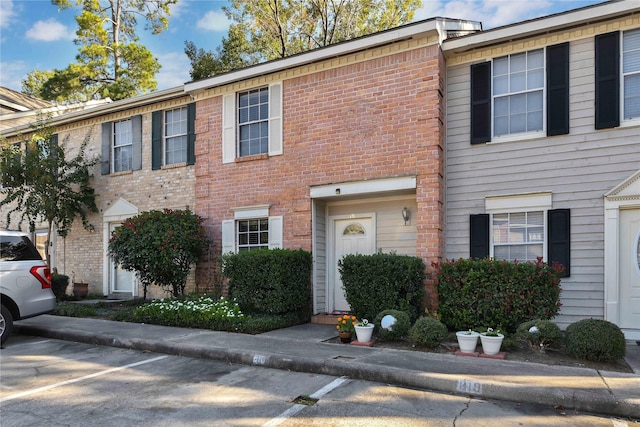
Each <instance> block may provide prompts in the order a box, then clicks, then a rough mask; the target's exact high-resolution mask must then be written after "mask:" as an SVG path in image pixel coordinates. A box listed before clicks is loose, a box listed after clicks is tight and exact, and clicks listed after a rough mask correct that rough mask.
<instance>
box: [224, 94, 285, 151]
mask: <svg viewBox="0 0 640 427" xmlns="http://www.w3.org/2000/svg"><path fill="white" fill-rule="evenodd" d="M222 102H223V112H222V123H223V126H222V158H223V159H222V161H223V163H230V162H233V161H235V160H236V159H237V158H242V157H247V156H254V155H258V154H267V155H269V156H275V155H278V154H282V84H281V83H272V84H270V85H269V86H268V87H261V88H257V89H251V90H247V91H242V92H237V93H229V94H226V95H224V96H223V99H222Z"/></svg>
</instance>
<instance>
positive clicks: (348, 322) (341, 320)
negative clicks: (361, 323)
mask: <svg viewBox="0 0 640 427" xmlns="http://www.w3.org/2000/svg"><path fill="white" fill-rule="evenodd" d="M357 322H358V320H357V319H356V316H349V315H348V314H345V315H343V316H339V317H338V320H337V324H336V329H337V330H338V336H339V337H340V341H342V342H343V343H345V344H348V343H350V342H351V338H352V336H353V331H354V330H355V328H354V327H355V325H356V323H357Z"/></svg>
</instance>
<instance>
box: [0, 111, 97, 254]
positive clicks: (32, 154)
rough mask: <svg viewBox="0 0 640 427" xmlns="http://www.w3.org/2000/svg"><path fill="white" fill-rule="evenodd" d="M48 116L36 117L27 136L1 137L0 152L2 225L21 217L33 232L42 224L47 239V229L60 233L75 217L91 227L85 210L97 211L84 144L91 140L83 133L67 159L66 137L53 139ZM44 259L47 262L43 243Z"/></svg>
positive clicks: (91, 162) (20, 221) (90, 162)
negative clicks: (20, 140)
mask: <svg viewBox="0 0 640 427" xmlns="http://www.w3.org/2000/svg"><path fill="white" fill-rule="evenodd" d="M49 121H50V116H40V117H39V118H38V121H37V123H36V124H35V125H34V131H33V133H32V135H31V136H30V137H29V138H28V139H25V140H24V141H23V144H12V143H10V142H8V141H7V140H6V139H3V140H2V141H1V142H0V144H1V151H0V179H1V183H2V187H1V189H0V194H2V200H1V201H0V208H1V207H4V206H6V207H8V210H7V216H6V224H7V227H9V226H10V225H11V220H12V217H13V215H14V214H17V215H18V228H21V227H22V224H23V223H24V221H27V222H28V223H29V230H30V231H34V230H35V226H36V223H38V222H41V221H44V222H46V223H47V242H50V241H51V233H52V231H53V229H54V228H55V229H57V232H58V234H59V235H61V236H63V237H64V236H66V235H67V233H68V232H69V229H70V228H71V225H72V224H73V222H74V220H75V218H76V217H78V216H79V217H80V218H81V220H82V225H83V226H84V228H86V229H92V228H93V227H92V226H91V225H90V224H89V222H88V220H87V215H88V213H89V212H98V208H97V206H96V203H95V199H96V194H95V192H94V190H93V188H92V187H91V186H90V180H91V176H92V175H91V172H90V170H91V168H92V167H93V166H94V165H95V164H97V163H98V158H97V157H96V158H88V157H87V155H86V148H87V145H88V143H89V141H90V138H91V131H89V132H88V133H87V135H86V136H85V138H84V140H83V141H82V144H81V145H80V147H79V149H78V151H77V153H76V154H75V155H74V156H73V157H71V158H69V159H67V155H68V152H67V148H66V147H65V144H66V141H65V142H63V143H62V144H59V143H58V137H57V135H54V133H53V128H52V127H51V126H50V125H49ZM45 254H46V258H47V263H48V264H49V265H51V263H50V261H51V259H50V255H49V245H46V249H45Z"/></svg>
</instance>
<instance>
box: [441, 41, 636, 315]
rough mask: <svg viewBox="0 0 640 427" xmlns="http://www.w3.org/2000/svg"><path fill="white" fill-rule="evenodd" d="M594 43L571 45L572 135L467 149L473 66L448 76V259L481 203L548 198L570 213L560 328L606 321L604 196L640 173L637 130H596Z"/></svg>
mask: <svg viewBox="0 0 640 427" xmlns="http://www.w3.org/2000/svg"><path fill="white" fill-rule="evenodd" d="M594 59H595V58H594V39H593V36H589V37H586V38H583V39H578V40H574V41H571V43H570V69H569V75H570V82H571V85H570V107H569V108H570V113H569V118H570V133H569V134H568V135H560V136H554V137H548V138H547V137H543V138H537V139H528V140H520V141H512V142H501V143H488V144H479V145H471V144H470V139H471V138H470V134H469V132H470V108H469V102H470V98H469V92H470V83H469V78H470V76H469V71H470V65H471V63H466V64H462V65H455V66H452V67H450V68H449V69H448V70H447V78H448V81H447V154H446V165H447V166H446V167H447V169H446V176H447V192H446V212H447V214H446V218H447V224H446V255H445V256H446V258H460V257H465V258H466V257H468V256H469V215H471V214H478V213H484V200H485V197H487V196H495V195H510V194H519V193H529V192H538V191H549V192H552V201H553V208H554V209H560V208H569V209H571V277H569V278H566V279H563V280H562V283H561V286H562V289H563V292H562V296H561V301H562V304H563V306H562V309H561V314H560V315H559V316H558V317H557V318H556V321H557V322H558V323H559V324H560V325H561V326H562V327H566V325H567V324H569V323H573V322H575V321H577V320H580V319H582V318H587V317H595V318H602V317H603V315H604V265H603V262H604V261H603V260H604V199H603V196H604V194H605V193H606V192H607V191H609V190H611V189H612V188H613V187H615V186H616V185H617V184H618V183H620V182H621V181H623V180H624V179H625V178H626V177H628V176H629V175H631V174H632V173H633V172H635V171H637V170H638V168H639V167H640V128H638V127H637V126H635V127H631V126H627V127H624V126H623V127H619V128H615V129H606V130H600V131H596V130H595V129H594V105H595V93H594Z"/></svg>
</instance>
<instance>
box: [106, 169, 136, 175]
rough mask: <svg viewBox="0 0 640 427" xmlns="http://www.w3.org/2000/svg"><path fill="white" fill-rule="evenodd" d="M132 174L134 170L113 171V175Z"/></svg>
mask: <svg viewBox="0 0 640 427" xmlns="http://www.w3.org/2000/svg"><path fill="white" fill-rule="evenodd" d="M131 174H133V170H128V171H121V172H113V173H111V176H122V175H131Z"/></svg>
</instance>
